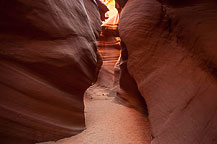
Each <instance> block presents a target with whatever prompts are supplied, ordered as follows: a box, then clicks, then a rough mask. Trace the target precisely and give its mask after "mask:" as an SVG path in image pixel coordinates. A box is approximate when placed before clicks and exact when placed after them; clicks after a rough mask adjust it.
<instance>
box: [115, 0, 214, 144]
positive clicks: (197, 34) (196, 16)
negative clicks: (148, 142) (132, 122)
mask: <svg viewBox="0 0 217 144" xmlns="http://www.w3.org/2000/svg"><path fill="white" fill-rule="evenodd" d="M161 2H163V5H162V4H161V3H160V2H159V1H155V0H128V2H127V3H126V5H125V7H124V8H123V10H122V12H121V18H120V26H119V32H120V37H121V40H122V42H123V43H125V45H126V48H127V52H128V60H127V70H128V71H129V74H130V75H131V76H132V78H133V79H134V80H135V81H136V84H137V86H138V89H139V91H140V93H141V94H142V96H143V97H144V99H145V101H146V103H147V107H148V111H149V120H150V124H151V130H152V136H153V140H152V144H199V143H200V144H216V143H217V139H216V138H217V96H216V94H217V82H216V66H217V60H216V58H217V57H216V55H217V49H216V46H217V42H216V38H217V19H216V18H217V3H216V1H212V0H210V1H205V0H204V1H203V0H201V1H190V2H189V1H188V2H186V1H177V3H176V2H172V3H170V2H171V1H166V0H165V1H164V0H162V1H161Z"/></svg>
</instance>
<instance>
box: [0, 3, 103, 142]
mask: <svg viewBox="0 0 217 144" xmlns="http://www.w3.org/2000/svg"><path fill="white" fill-rule="evenodd" d="M0 19H1V21H0V31H1V33H0V91H1V94H0V95H1V100H0V139H1V143H5V144H6V143H7V144H10V143H16V144H17V143H22V144H23V143H35V142H41V141H49V140H57V139H60V138H63V137H68V136H71V135H74V134H77V133H79V132H81V131H82V130H84V129H85V122H84V113H83V110H84V104H83V93H84V92H85V90H86V89H87V88H88V87H89V86H90V85H91V84H92V83H93V82H95V80H96V77H97V73H98V70H99V68H100V65H101V59H100V57H99V55H98V52H97V49H96V37H98V36H99V32H100V31H101V27H100V24H101V21H100V15H99V11H98V7H97V4H96V3H95V1H91V0H64V1H60V0H37V1H33V0H12V1H7V0H2V1H0Z"/></svg>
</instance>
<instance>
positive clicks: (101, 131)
mask: <svg viewBox="0 0 217 144" xmlns="http://www.w3.org/2000/svg"><path fill="white" fill-rule="evenodd" d="M108 92H109V90H107V89H106V88H102V87H100V86H92V87H90V88H89V89H88V91H87V93H86V96H85V116H86V126H87V129H86V130H85V131H83V132H82V133H80V134H78V135H76V136H72V137H70V138H65V139H62V140H59V141H57V142H47V143H43V144H150V141H151V136H150V132H149V131H150V128H149V123H148V120H147V118H146V117H145V116H143V115H142V114H140V113H139V112H137V111H136V110H134V109H132V108H128V107H125V106H122V105H120V104H116V103H114V102H113V98H112V97H108V96H107V94H108Z"/></svg>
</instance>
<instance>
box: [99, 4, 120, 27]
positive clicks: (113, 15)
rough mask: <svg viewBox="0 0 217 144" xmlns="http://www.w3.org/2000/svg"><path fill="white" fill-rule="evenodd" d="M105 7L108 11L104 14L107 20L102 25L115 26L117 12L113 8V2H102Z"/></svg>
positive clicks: (117, 19)
mask: <svg viewBox="0 0 217 144" xmlns="http://www.w3.org/2000/svg"><path fill="white" fill-rule="evenodd" d="M104 2H105V4H106V5H107V7H108V9H109V11H108V12H107V13H106V17H108V19H107V20H106V21H105V22H104V23H103V25H106V24H117V23H118V21H119V15H118V10H117V9H116V8H115V0H104Z"/></svg>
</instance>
